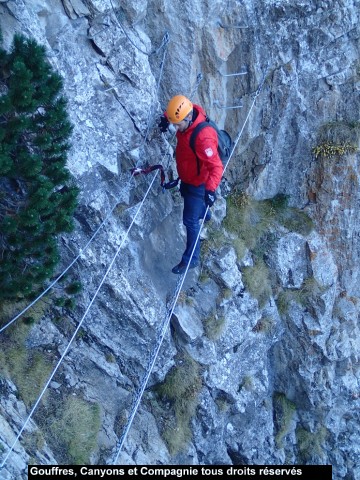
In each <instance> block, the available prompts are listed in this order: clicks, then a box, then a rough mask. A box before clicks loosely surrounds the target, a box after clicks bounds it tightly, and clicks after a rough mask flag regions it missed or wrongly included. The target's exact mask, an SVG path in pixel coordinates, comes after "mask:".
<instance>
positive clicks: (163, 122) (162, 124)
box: [159, 115, 170, 133]
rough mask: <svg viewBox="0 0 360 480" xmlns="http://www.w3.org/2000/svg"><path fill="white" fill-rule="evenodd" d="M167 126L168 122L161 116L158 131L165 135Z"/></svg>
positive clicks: (164, 116)
mask: <svg viewBox="0 0 360 480" xmlns="http://www.w3.org/2000/svg"><path fill="white" fill-rule="evenodd" d="M169 125H170V122H169V120H168V119H167V117H166V115H161V117H160V122H159V128H160V131H161V132H163V133H165V132H166V130H167V129H168V127H169Z"/></svg>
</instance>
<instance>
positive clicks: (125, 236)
mask: <svg viewBox="0 0 360 480" xmlns="http://www.w3.org/2000/svg"><path fill="white" fill-rule="evenodd" d="M156 175H157V172H156V173H155V175H154V176H153V179H152V181H151V183H150V185H149V187H148V189H147V191H146V193H145V195H144V198H143V199H142V201H141V203H140V205H139V207H138V209H137V211H136V213H135V215H134V218H133V219H132V221H131V223H130V226H129V227H128V229H127V231H126V232H125V235H124V238H123V239H122V241H121V243H120V246H119V247H118V249H117V250H116V253H115V255H114V257H113V259H112V260H111V262H110V264H109V266H108V268H107V270H106V272H105V274H104V276H103V278H102V279H101V282H100V284H99V286H98V288H97V289H96V291H95V294H94V295H93V297H92V299H91V301H90V303H89V305H88V307H87V308H86V310H85V313H84V314H83V316H82V318H81V320H80V322H79V324H78V326H77V327H76V329H75V331H74V333H73V335H72V337H71V339H70V341H69V343H68V344H67V346H66V348H65V350H64V352H63V354H62V355H61V357H60V360H59V361H58V363H57V364H56V366H55V368H54V370H53V371H52V373H51V375H50V377H49V379H48V381H47V382H46V383H45V386H44V387H43V389H42V391H41V393H40V395H39V397H38V399H37V400H36V402H35V404H34V406H33V408H32V409H31V411H30V413H29V415H28V416H27V418H26V420H25V422H24V424H23V426H22V427H21V429H20V431H19V433H18V434H17V436H16V438H15V440H14V442H13V444H12V445H11V447H10V449H9V451H8V453H7V454H6V456H5V458H4V460H3V462H2V463H1V465H0V469H1V468H3V467H4V465H5V463H6V461H7V459H8V458H9V456H10V454H11V452H12V451H13V449H14V447H15V445H16V443H17V442H18V440H19V438H20V437H21V435H22V433H23V431H24V430H25V428H26V426H27V424H28V423H29V421H30V419H31V417H32V416H33V414H34V412H35V410H36V408H37V407H38V405H39V403H40V402H41V400H42V397H43V396H44V394H45V392H46V390H47V388H48V386H49V385H50V383H51V381H52V379H53V378H54V376H55V374H56V372H57V370H58V369H59V367H60V365H61V363H62V361H63V359H64V358H65V355H66V354H67V352H68V351H69V348H70V346H71V344H72V342H73V340H74V338H75V337H76V335H77V333H78V331H79V330H80V328H81V326H82V324H83V321H84V319H85V317H86V315H87V314H88V312H89V310H90V308H91V306H92V304H93V303H94V301H95V298H96V297H97V295H98V293H99V291H100V288H101V287H102V285H103V283H104V281H105V279H106V277H107V276H108V274H109V272H110V270H111V268H112V266H113V264H114V262H115V260H116V258H117V256H118V255H119V252H120V250H121V248H122V246H123V245H124V243H125V241H126V240H127V238H128V235H129V232H130V230H131V228H132V226H133V224H134V223H135V220H136V218H137V216H138V214H139V212H140V210H141V208H142V206H143V204H144V202H145V199H146V197H147V195H148V194H149V192H150V190H151V187H152V185H153V183H154V181H155V178H156Z"/></svg>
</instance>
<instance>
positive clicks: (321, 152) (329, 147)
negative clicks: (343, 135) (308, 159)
mask: <svg viewBox="0 0 360 480" xmlns="http://www.w3.org/2000/svg"><path fill="white" fill-rule="evenodd" d="M357 151H358V147H357V146H356V145H352V144H350V143H341V144H335V143H331V142H326V143H321V144H320V145H316V146H315V147H313V149H312V153H313V154H314V155H315V158H319V157H323V158H332V157H341V156H342V155H345V154H347V153H355V152H357Z"/></svg>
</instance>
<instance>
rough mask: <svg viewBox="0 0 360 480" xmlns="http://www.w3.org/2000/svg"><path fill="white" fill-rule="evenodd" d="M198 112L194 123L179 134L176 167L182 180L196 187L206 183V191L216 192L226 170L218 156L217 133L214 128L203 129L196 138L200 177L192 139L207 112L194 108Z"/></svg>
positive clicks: (177, 135) (195, 106)
mask: <svg viewBox="0 0 360 480" xmlns="http://www.w3.org/2000/svg"><path fill="white" fill-rule="evenodd" d="M193 107H194V109H195V110H197V112H198V116H197V117H196V119H195V121H194V123H192V124H191V125H190V127H189V128H187V129H186V130H185V132H179V131H178V132H177V133H176V138H177V145H176V150H175V154H176V166H177V171H178V174H179V177H180V179H181V180H182V181H183V182H185V183H189V184H190V185H195V186H196V187H197V186H199V185H200V184H202V183H205V189H206V190H212V191H213V190H216V188H217V187H218V185H219V183H220V180H221V177H222V173H223V170H224V167H223V164H222V162H221V158H220V157H219V154H218V150H217V147H218V139H217V133H216V132H215V130H214V129H213V128H212V127H205V128H203V129H202V130H201V131H200V132H199V134H198V135H197V137H196V140H195V151H196V154H197V157H198V159H199V161H200V174H199V175H198V168H197V161H196V155H195V154H194V152H193V151H192V149H191V147H190V137H191V134H192V132H193V131H194V128H195V127H196V125H198V124H199V123H201V122H204V121H205V118H206V117H205V111H204V110H203V109H202V108H201V107H200V106H199V105H194V106H193Z"/></svg>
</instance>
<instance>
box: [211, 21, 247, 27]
mask: <svg viewBox="0 0 360 480" xmlns="http://www.w3.org/2000/svg"><path fill="white" fill-rule="evenodd" d="M218 25H219V26H220V27H221V28H250V27H243V26H241V25H223V24H222V23H221V22H218Z"/></svg>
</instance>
